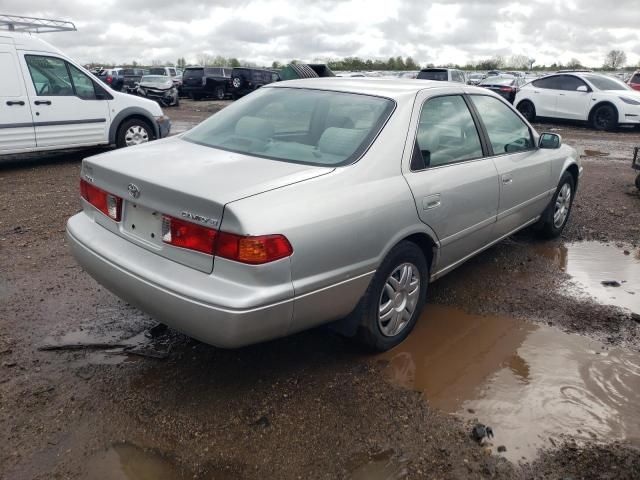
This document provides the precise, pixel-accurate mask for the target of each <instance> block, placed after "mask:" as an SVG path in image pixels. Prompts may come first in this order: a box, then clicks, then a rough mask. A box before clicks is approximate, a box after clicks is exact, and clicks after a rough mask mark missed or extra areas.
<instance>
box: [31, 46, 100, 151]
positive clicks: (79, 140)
mask: <svg viewBox="0 0 640 480" xmlns="http://www.w3.org/2000/svg"><path fill="white" fill-rule="evenodd" d="M21 61H22V62H23V72H24V74H25V80H26V82H25V83H26V86H27V92H28V95H29V103H30V105H31V109H32V111H33V118H34V125H35V134H36V144H37V146H38V147H39V148H40V147H73V146H84V145H97V144H106V143H108V130H109V129H108V127H109V118H110V116H109V105H108V102H107V99H108V98H111V97H110V95H109V94H107V93H106V91H105V90H103V89H102V88H101V87H99V86H98V85H96V84H95V83H94V82H93V80H92V79H91V78H90V77H89V76H88V75H86V74H85V73H84V72H82V71H81V70H80V69H79V68H77V67H75V66H74V65H72V64H71V63H69V62H67V61H66V60H64V59H62V58H59V57H55V56H51V55H37V54H29V53H25V54H24V55H23V56H22V58H21Z"/></svg>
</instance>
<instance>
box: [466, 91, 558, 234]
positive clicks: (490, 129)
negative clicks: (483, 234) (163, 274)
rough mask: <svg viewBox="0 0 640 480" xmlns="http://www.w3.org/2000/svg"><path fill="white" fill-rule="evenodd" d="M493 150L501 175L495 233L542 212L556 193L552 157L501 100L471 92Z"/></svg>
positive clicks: (506, 229)
mask: <svg viewBox="0 0 640 480" xmlns="http://www.w3.org/2000/svg"><path fill="white" fill-rule="evenodd" d="M470 98H471V101H472V102H473V105H474V106H475V108H476V110H477V112H478V116H479V117H480V120H481V122H482V124H483V126H484V129H485V131H486V133H487V137H488V140H489V144H490V146H491V149H492V150H493V155H494V156H493V163H494V164H495V166H496V169H497V171H498V175H499V176H500V206H499V209H498V221H497V223H496V229H495V232H494V233H495V237H496V238H499V237H502V236H504V235H507V234H510V233H512V232H513V231H514V230H517V229H518V228H520V227H521V226H523V225H524V224H526V223H527V222H529V221H531V220H532V219H534V218H535V217H537V216H538V215H540V214H541V213H542V211H543V210H544V208H545V207H546V205H547V204H548V203H549V201H550V199H551V195H553V186H552V185H551V161H550V160H549V156H548V153H547V152H545V151H544V150H539V149H538V148H537V147H536V145H535V142H534V138H533V135H532V134H531V130H530V128H529V126H528V125H527V124H526V123H525V122H524V121H523V120H522V119H521V118H520V116H519V115H518V114H517V113H516V112H515V111H514V110H513V109H512V108H511V107H510V106H508V105H506V104H505V103H504V102H503V101H502V100H499V99H497V98H495V97H490V96H487V95H471V96H470Z"/></svg>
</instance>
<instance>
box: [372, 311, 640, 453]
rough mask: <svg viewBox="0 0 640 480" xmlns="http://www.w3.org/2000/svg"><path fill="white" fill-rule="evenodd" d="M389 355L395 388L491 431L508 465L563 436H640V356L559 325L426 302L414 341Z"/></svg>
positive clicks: (406, 343) (412, 338) (415, 330)
mask: <svg viewBox="0 0 640 480" xmlns="http://www.w3.org/2000/svg"><path fill="white" fill-rule="evenodd" d="M382 356H383V358H386V359H388V360H389V362H390V363H389V367H388V368H387V373H388V375H389V378H390V379H391V380H392V381H393V382H395V383H398V384H400V385H402V386H404V387H407V388H411V389H415V390H421V391H423V392H424V394H425V397H426V398H427V399H428V400H429V402H430V403H431V404H432V405H434V406H436V407H438V408H440V409H442V410H445V411H448V412H458V413H460V414H463V415H464V416H466V417H468V418H474V417H477V418H478V419H479V421H481V422H482V423H485V424H487V425H491V426H492V427H493V431H494V433H495V439H494V440H493V443H494V445H505V446H506V447H507V452H506V453H505V456H506V457H507V458H509V459H511V460H518V459H519V458H521V457H522V456H524V457H526V458H533V457H534V456H535V453H536V450H537V449H538V448H540V447H549V446H551V444H550V441H549V439H550V438H553V439H559V438H560V437H561V436H568V437H571V438H575V439H577V440H581V439H582V440H592V439H596V440H615V439H629V438H632V439H633V438H636V439H638V438H640V415H638V404H640V354H638V353H634V352H630V351H627V350H624V349H618V348H615V349H611V350H603V349H602V346H601V345H600V344H599V343H598V342H595V341H592V340H590V339H587V338H585V337H582V336H579V335H569V334H565V333H563V332H562V331H560V330H559V329H556V328H552V327H546V326H536V325H532V324H526V323H524V322H517V321H516V320H512V319H509V318H503V317H486V316H478V315H468V314H466V313H463V312H462V311H460V310H457V309H455V308H451V307H444V306H438V305H428V306H427V307H426V308H425V312H424V313H423V315H422V317H421V318H420V319H419V321H418V323H417V325H416V328H415V329H414V331H413V332H412V333H411V335H409V337H408V338H407V339H406V340H405V341H404V342H403V343H402V344H401V345H399V346H398V347H396V348H395V349H393V350H391V351H389V352H386V353H384V354H383V355H382ZM469 411H471V412H473V414H470V413H468V412H469Z"/></svg>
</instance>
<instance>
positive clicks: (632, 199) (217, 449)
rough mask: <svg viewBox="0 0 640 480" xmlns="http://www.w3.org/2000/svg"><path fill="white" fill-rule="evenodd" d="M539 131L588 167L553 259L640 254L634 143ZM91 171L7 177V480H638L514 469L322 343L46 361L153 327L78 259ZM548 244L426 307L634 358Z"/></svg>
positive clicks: (0, 339)
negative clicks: (561, 254) (597, 247)
mask: <svg viewBox="0 0 640 480" xmlns="http://www.w3.org/2000/svg"><path fill="white" fill-rule="evenodd" d="M227 103H228V102H190V101H186V100H185V101H183V102H181V106H180V107H179V109H168V110H167V113H168V114H170V115H171V116H172V118H173V119H174V125H177V126H178V127H179V128H178V130H184V129H187V128H189V126H190V125H192V124H193V123H194V122H197V121H198V120H200V119H202V118H205V117H206V116H208V115H209V114H210V113H212V112H213V111H215V110H217V109H219V108H221V107H222V106H224V105H225V104H227ZM538 128H539V130H545V129H547V130H549V129H553V130H554V131H557V132H558V133H560V134H562V135H563V138H564V141H565V142H567V143H569V144H571V145H574V146H576V147H577V148H578V149H579V150H580V153H581V154H582V155H583V156H584V157H583V162H584V167H585V174H584V177H583V179H582V181H581V185H580V190H579V193H578V196H577V198H576V201H575V204H574V210H573V214H572V218H571V221H570V224H569V226H568V228H567V229H566V231H565V233H564V237H563V239H561V240H560V241H558V242H573V241H578V240H583V239H589V240H590V239H597V240H601V241H607V242H613V243H621V244H624V245H637V244H638V242H640V235H639V229H640V228H639V227H640V196H639V195H638V194H637V192H636V191H634V189H633V188H632V185H633V179H634V172H633V171H632V170H631V169H630V168H629V160H630V155H631V153H630V147H631V146H632V145H633V144H635V143H640V136H639V135H638V133H632V132H622V133H615V134H602V133H595V132H591V131H590V130H588V129H584V128H580V127H575V126H567V125H542V126H538ZM87 154H88V153H87V152H86V151H83V152H64V153H61V154H47V155H35V156H32V157H28V158H19V159H12V160H5V161H4V162H3V163H2V164H0V363H1V366H0V425H1V428H0V438H1V439H2V441H1V444H0V478H6V479H12V480H13V479H32V478H35V479H49V478H92V477H90V476H89V474H88V473H87V471H88V470H87V468H88V467H87V466H88V465H91V462H92V461H93V460H92V459H94V458H95V457H96V455H98V454H100V452H104V451H105V449H108V448H109V447H110V446H112V445H114V444H119V443H121V442H128V443H130V444H133V445H138V446H140V447H143V448H144V449H148V450H150V451H153V452H156V453H157V454H158V455H160V456H161V457H162V458H164V459H165V460H167V461H170V462H172V463H173V464H175V465H176V468H177V470H178V471H180V472H181V475H182V476H181V477H180V478H350V477H353V478H356V477H357V474H358V472H359V471H360V470H359V469H361V467H362V466H363V465H364V464H368V463H369V462H372V461H373V462H375V461H376V460H377V459H380V458H383V459H385V462H387V464H389V465H392V466H393V471H394V473H393V474H394V475H396V477H391V476H390V475H387V476H386V477H380V478H405V477H406V478H630V479H631V478H639V477H640V453H639V451H638V449H637V445H634V444H632V443H624V444H619V443H611V444H597V445H586V446H585V445H581V446H576V445H572V444H568V445H565V446H562V447H560V448H559V449H557V450H551V451H548V452H545V453H543V454H542V456H541V457H540V458H539V459H537V460H535V461H534V462H532V463H530V464H525V465H513V464H511V463H509V462H507V461H506V460H504V459H503V458H501V457H499V456H497V455H494V454H490V453H489V452H487V450H486V449H485V448H483V447H482V446H479V445H478V444H477V443H476V442H474V441H473V440H472V439H471V438H470V436H469V431H470V425H469V424H467V423H465V422H463V421H462V420H460V419H459V418H457V417H455V416H451V415H446V414H443V413H441V412H440V411H438V410H436V409H434V408H431V407H430V406H429V403H428V399H427V401H425V400H424V399H423V397H422V396H421V395H420V394H418V393H416V392H412V391H409V390H405V389H401V388H398V387H395V386H393V385H390V384H389V383H387V382H386V381H385V379H384V376H383V375H381V373H380V372H381V369H382V368H383V367H384V365H383V364H382V363H381V362H375V361H372V360H371V358H370V357H368V356H366V355H365V354H364V353H362V352H361V351H360V350H358V349H357V348H356V347H354V346H353V345H352V344H351V343H349V342H347V341H345V340H343V339H342V338H340V337H338V336H336V335H333V334H331V333H329V332H328V331H326V330H323V329H320V330H314V331H310V332H305V333H302V334H299V335H296V336H293V337H290V338H286V339H281V340H277V341H274V342H269V343H266V344H262V345H257V346H253V347H248V348H244V349H241V350H236V351H223V350H217V349H215V348H212V347H209V346H207V345H204V344H200V343H198V342H196V341H193V340H191V339H188V338H186V337H184V336H182V335H179V334H177V333H174V332H171V331H169V332H166V333H163V334H160V336H159V337H158V338H156V339H154V340H150V341H149V344H150V345H151V346H152V347H154V348H156V349H162V348H165V349H166V348H170V351H169V353H168V356H167V357H166V358H164V359H152V358H147V357H144V356H142V357H141V356H138V355H127V356H125V355H122V354H120V355H113V356H110V355H106V354H105V353H104V352H103V351H102V350H77V351H60V352H55V351H53V352H52V351H40V350H39V349H38V347H40V346H42V345H44V344H47V343H50V342H51V341H53V340H55V339H58V340H59V339H60V337H62V336H64V335H65V334H69V332H72V333H73V337H72V338H74V339H78V338H80V339H83V338H84V339H86V338H89V339H101V340H102V341H105V340H104V339H107V340H108V341H114V340H120V339H122V338H127V337H129V336H131V335H134V334H137V333H139V332H141V331H144V330H145V329H148V328H150V327H151V326H153V325H154V323H153V321H152V319H150V318H148V317H147V316H146V315H144V314H142V313H140V312H138V311H136V310H135V309H133V308H131V307H129V306H127V305H125V304H124V303H123V302H121V301H120V300H119V299H117V298H116V297H114V296H113V295H111V294H110V293H109V292H107V291H105V290H104V289H103V288H101V287H100V286H99V285H98V284H97V283H96V282H94V281H93V280H92V279H91V278H90V277H89V276H88V275H87V274H85V273H84V272H83V271H82V270H81V269H80V268H79V267H78V266H77V265H76V264H75V262H74V260H73V259H72V258H71V256H70V255H69V252H68V250H67V245H66V242H65V238H64V235H63V234H64V225H65V221H66V219H67V218H68V217H69V216H71V215H72V214H74V213H75V212H76V211H78V200H77V198H78V192H77V190H78V185H77V184H78V174H79V168H80V160H81V158H83V157H84V156H87ZM605 154H606V155H605ZM552 243H553V242H552ZM539 245H540V242H539V241H538V240H536V239H535V236H534V235H533V234H532V233H531V232H522V233H520V234H518V235H516V236H514V237H512V238H510V239H508V240H507V241H505V242H502V243H500V244H499V245H496V246H495V247H493V248H491V249H490V250H488V251H486V252H484V253H483V254H481V255H479V256H478V257H476V258H475V259H473V260H471V261H470V262H468V263H467V264H465V265H464V266H462V267H461V268H459V269H457V270H456V271H454V272H453V273H451V274H450V275H448V276H446V277H444V278H443V279H442V280H439V281H438V282H436V283H435V284H433V286H432V288H431V292H430V295H431V296H430V301H431V302H433V303H443V304H449V305H454V306H457V307H459V308H463V309H465V310H467V311H470V312H480V313H508V314H509V315H511V316H513V317H516V318H520V319H523V320H524V321H533V322H544V323H548V322H552V323H554V324H556V325H558V326H560V327H561V328H563V329H564V330H566V331H569V332H573V333H579V334H585V335H590V336H595V337H598V338H601V339H603V341H606V342H608V343H609V344H612V345H625V346H627V347H628V348H633V349H635V350H638V349H639V348H640V337H639V333H640V332H639V326H638V323H637V318H636V319H635V320H634V318H633V317H632V316H631V315H630V314H629V313H627V312H624V311H621V310H619V309H616V308H614V307H606V306H602V305H598V304H596V303H593V302H590V301H584V300H581V299H576V298H572V297H570V296H564V295H561V294H560V293H558V288H560V287H562V286H563V285H565V284H566V283H567V282H569V281H570V280H569V277H568V275H566V274H565V273H563V272H561V271H559V270H558V268H557V266H556V265H554V264H553V262H551V261H549V259H548V258H546V257H545V256H544V255H540V254H538V253H536V252H537V248H538V247H539ZM52 339H53V340H52ZM114 478H119V477H114ZM134 478H136V477H134ZM362 478H365V477H362Z"/></svg>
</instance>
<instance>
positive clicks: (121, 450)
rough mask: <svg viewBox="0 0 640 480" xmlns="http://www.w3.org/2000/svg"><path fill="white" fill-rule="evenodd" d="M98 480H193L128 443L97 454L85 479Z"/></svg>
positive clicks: (185, 473) (150, 453)
mask: <svg viewBox="0 0 640 480" xmlns="http://www.w3.org/2000/svg"><path fill="white" fill-rule="evenodd" d="M84 478H88V479H100V480H158V479H163V480H183V479H187V478H193V475H192V474H190V473H189V472H186V471H184V470H182V469H180V468H179V467H177V466H176V465H175V464H174V463H172V462H171V461H169V460H168V459H167V458H165V457H163V456H161V455H160V454H158V453H156V452H152V451H147V450H144V449H142V448H140V447H138V446H136V445H132V444H130V443H121V444H118V445H114V446H112V447H111V448H109V449H108V450H106V451H104V452H99V453H98V454H96V455H95V456H94V457H92V458H91V460H90V461H89V462H88V464H87V468H86V472H85V477H84Z"/></svg>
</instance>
